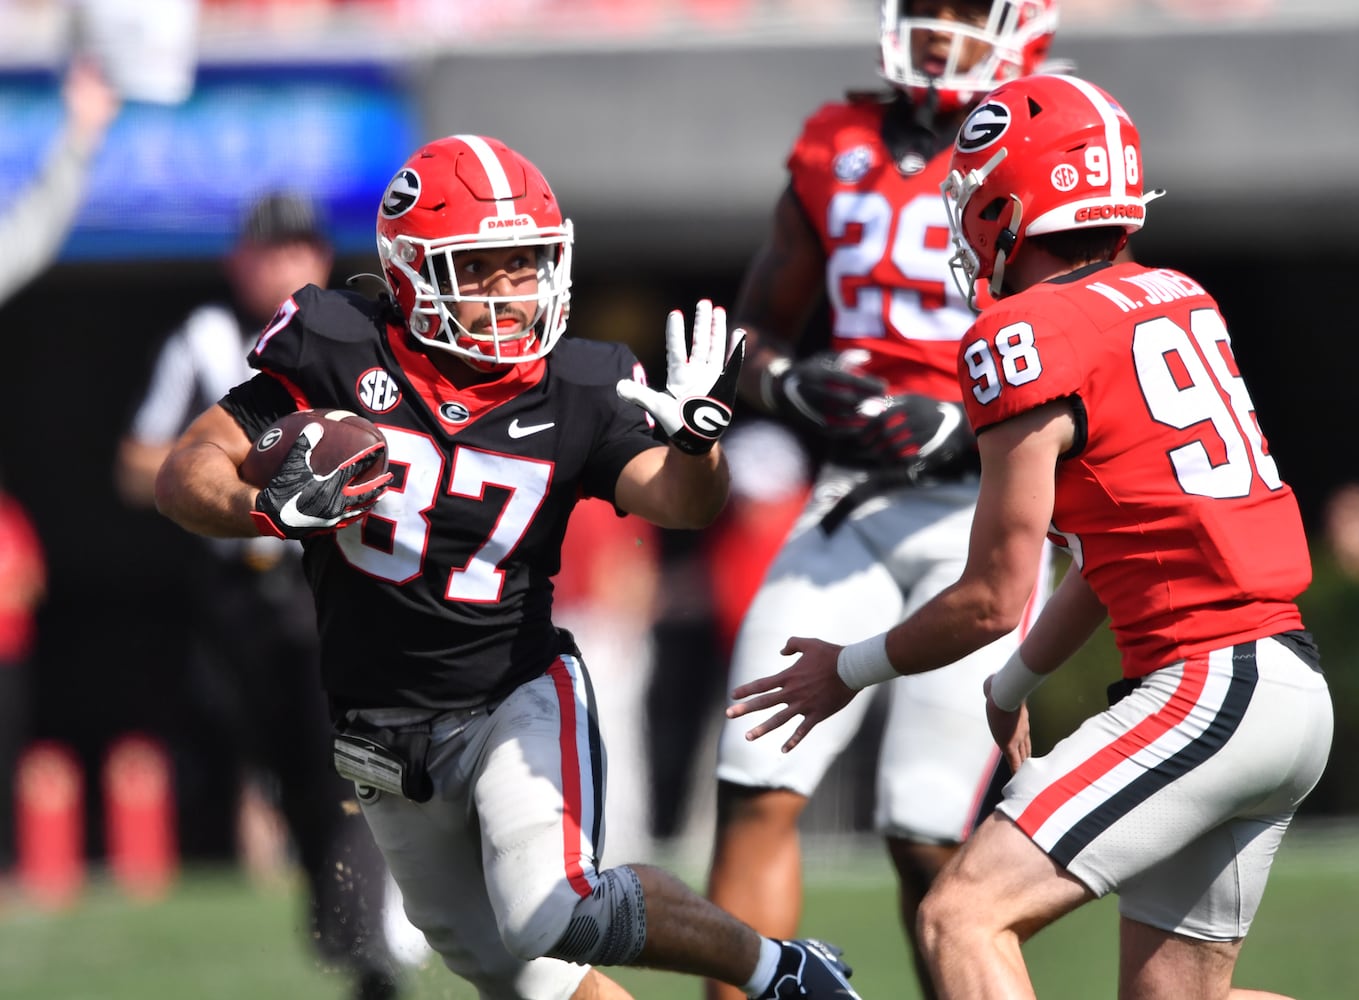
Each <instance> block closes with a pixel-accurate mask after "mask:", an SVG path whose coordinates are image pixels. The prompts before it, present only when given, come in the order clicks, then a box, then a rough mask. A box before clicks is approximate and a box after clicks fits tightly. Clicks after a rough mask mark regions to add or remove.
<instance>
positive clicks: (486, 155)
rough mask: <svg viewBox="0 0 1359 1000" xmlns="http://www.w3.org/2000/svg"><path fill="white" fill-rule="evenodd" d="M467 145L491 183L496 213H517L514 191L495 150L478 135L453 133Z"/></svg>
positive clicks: (504, 214) (504, 216)
mask: <svg viewBox="0 0 1359 1000" xmlns="http://www.w3.org/2000/svg"><path fill="white" fill-rule="evenodd" d="M453 138H454V139H458V140H460V141H461V142H463V143H465V144H466V145H467V148H468V149H470V150H471V151H472V152H473V153H475V154H476V156H477V160H478V161H479V162H480V163H481V169H482V170H484V171H486V179H487V181H489V182H490V185H491V194H492V195H493V196H494V197H495V209H496V215H499V216H501V217H502V218H506V217H509V216H512V215H517V214H518V213H517V212H516V211H515V208H514V192H513V189H512V188H511V187H510V179H509V178H508V177H507V176H505V166H504V164H502V163H501V162H500V157H498V156H496V155H495V150H493V149H492V148H491V144H490V143H488V142H487V141H486V140H485V139H483V138H482V137H481V136H479V135H455V136H454V137H453Z"/></svg>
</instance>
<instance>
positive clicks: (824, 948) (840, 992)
mask: <svg viewBox="0 0 1359 1000" xmlns="http://www.w3.org/2000/svg"><path fill="white" fill-rule="evenodd" d="M780 944H781V946H782V948H783V954H782V955H780V956H779V967H778V968H777V969H776V970H775V972H774V980H773V982H771V983H770V984H769V986H768V987H767V988H766V989H765V991H764V992H763V993H761V994H760V995H759V996H758V997H757V998H756V1000H798V998H800V997H806V998H808V1000H835V998H836V997H847V998H849V1000H863V998H862V997H860V996H859V994H858V993H856V992H855V991H854V987H853V986H850V985H849V977H850V976H852V975H853V974H854V970H853V969H851V968H850V967H849V966H848V965H846V964H845V963H844V962H843V961H842V960H841V958H840V956H841V955H842V954H844V953H843V952H842V951H841V950H840V949H839V948H836V947H835V946H833V945H829V944H826V943H825V942H824V941H817V940H815V939H813V938H801V939H799V940H796V941H782V942H780Z"/></svg>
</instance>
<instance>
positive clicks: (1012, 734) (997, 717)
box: [982, 677, 1033, 773]
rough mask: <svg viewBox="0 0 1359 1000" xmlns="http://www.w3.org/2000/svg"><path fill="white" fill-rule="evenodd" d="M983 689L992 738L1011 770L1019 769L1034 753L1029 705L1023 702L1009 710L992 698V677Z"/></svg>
mask: <svg viewBox="0 0 1359 1000" xmlns="http://www.w3.org/2000/svg"><path fill="white" fill-rule="evenodd" d="M982 691H983V692H985V694H986V724H987V725H988V726H990V727H991V738H992V739H993V740H995V741H996V746H998V747H1000V750H1001V753H1002V754H1003V755H1004V756H1005V763H1007V764H1009V765H1010V772H1011V773H1014V772H1015V771H1018V770H1019V765H1020V764H1022V763H1024V761H1026V760H1028V759H1029V757H1030V756H1031V755H1032V754H1033V744H1032V742H1031V741H1030V739H1029V707H1028V705H1026V704H1024V703H1023V702H1021V703H1020V705H1019V707H1018V708H1017V709H1015V710H1014V711H1013V712H1007V711H1006V710H1005V709H1003V708H1000V707H999V706H997V705H996V703H995V702H994V701H992V700H991V678H990V677H988V678H986V680H984V681H982Z"/></svg>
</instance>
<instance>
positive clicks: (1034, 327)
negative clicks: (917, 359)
mask: <svg viewBox="0 0 1359 1000" xmlns="http://www.w3.org/2000/svg"><path fill="white" fill-rule="evenodd" d="M1082 333H1084V331H1083V330H1076V331H1075V332H1074V334H1073V331H1072V327H1071V321H1070V318H1069V317H1067V318H1055V317H1042V316H1035V315H1032V314H1031V313H1030V312H1027V311H1026V312H1022V313H1021V312H1017V311H1016V310H1014V309H1009V308H1007V307H1005V306H993V307H992V308H990V309H987V310H985V311H984V312H983V313H982V314H981V316H979V317H978V318H977V321H976V323H974V324H973V325H972V328H971V329H970V330H968V331H967V333H966V334H964V336H963V338H962V340H961V341H960V342H959V345H958V384H959V386H960V387H961V388H962V393H963V405H964V407H965V408H966V410H967V418H968V421H969V422H970V423H971V424H972V429H973V430H974V431H975V432H976V433H977V434H981V433H982V432H983V431H985V430H986V429H987V428H988V427H991V426H994V425H995V424H998V423H1001V422H1002V421H1005V420H1009V419H1010V418H1012V417H1015V416H1018V415H1019V414H1021V413H1026V412H1028V411H1029V410H1032V409H1033V408H1034V407H1037V406H1041V405H1042V404H1043V403H1048V402H1052V401H1053V400H1056V399H1073V400H1077V401H1079V399H1080V397H1081V390H1082V387H1083V384H1084V366H1083V365H1082V363H1081V360H1080V355H1079V353H1078V352H1077V351H1075V350H1074V349H1073V347H1072V342H1073V339H1076V340H1079V338H1080V336H1081V334H1082ZM1077 405H1079V403H1078V404H1077Z"/></svg>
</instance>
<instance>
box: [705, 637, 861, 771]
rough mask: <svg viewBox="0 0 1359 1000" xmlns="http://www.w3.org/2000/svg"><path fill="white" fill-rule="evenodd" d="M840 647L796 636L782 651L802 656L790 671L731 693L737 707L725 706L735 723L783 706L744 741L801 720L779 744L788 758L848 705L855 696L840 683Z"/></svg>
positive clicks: (744, 686)
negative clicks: (838, 663) (804, 740)
mask: <svg viewBox="0 0 1359 1000" xmlns="http://www.w3.org/2000/svg"><path fill="white" fill-rule="evenodd" d="M840 649H841V647H839V646H837V645H835V644H834V643H830V642H823V641H822V640H820V639H803V638H799V637H797V636H794V637H793V638H791V639H789V640H788V641H787V642H786V643H785V644H784V646H783V650H782V653H783V655H784V656H793V655H795V654H801V655H800V656H799V657H798V659H797V660H796V661H794V663H793V665H792V666H791V667H789V668H788V669H787V670H782V671H780V672H779V673H777V674H773V675H771V676H769V677H761V678H760V679H759V680H754V681H751V682H750V683H749V684H742V685H741V686H740V687H738V688H737V689H736V690H735V691H733V692H732V693H731V695H732V698H734V699H735V704H733V705H730V706H728V708H727V718H728V719H739V718H741V717H742V716H744V715H748V714H750V713H751V712H758V711H760V710H762V709H766V708H774V707H776V706H779V705H782V706H784V707H783V708H782V709H780V710H779V711H777V712H775V713H774V714H773V715H771V716H770V717H769V718H768V719H766V720H765V721H764V722H761V723H760V724H759V725H757V726H754V727H753V728H751V729H749V730H747V732H746V739H748V740H757V739H759V738H760V737H761V736H764V735H765V734H766V733H772V732H773V731H774V730H775V729H778V728H779V727H781V726H782V725H784V724H785V723H787V722H790V721H792V720H793V719H794V718H796V717H797V716H799V715H800V716H802V721H801V722H800V723H798V727H797V729H795V730H794V731H793V735H792V736H790V737H788V739H787V740H786V741H784V744H783V752H784V753H787V752H788V751H790V750H792V749H793V747H795V746H797V745H798V744H799V743H801V742H802V740H803V738H804V737H805V736H806V735H807V734H808V733H810V732H811V731H812V729H813V728H815V727H816V726H817V725H818V724H819V723H821V722H824V721H825V720H826V719H828V718H830V717H831V716H832V715H834V714H835V713H836V712H838V711H840V709H842V708H844V707H845V706H846V705H848V704H849V703H850V701H851V700H852V699H853V697H854V695H855V694H856V693H857V692H855V691H854V690H852V689H851V688H850V687H849V686H848V685H847V684H846V683H845V682H844V681H842V680H841V679H840V675H839V673H837V672H836V669H835V668H836V662H837V659H838V658H839V656H840Z"/></svg>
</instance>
